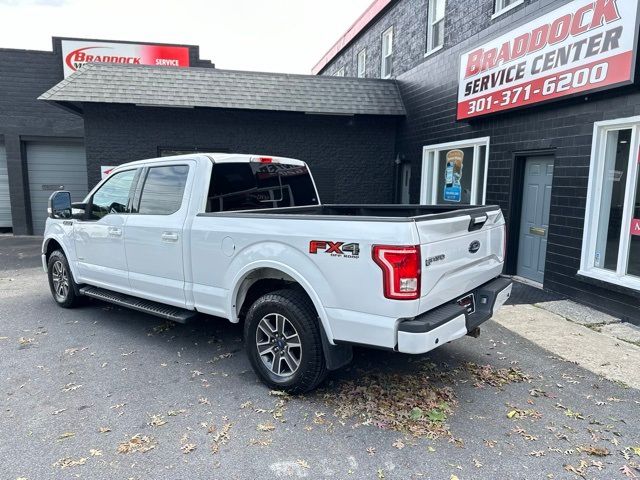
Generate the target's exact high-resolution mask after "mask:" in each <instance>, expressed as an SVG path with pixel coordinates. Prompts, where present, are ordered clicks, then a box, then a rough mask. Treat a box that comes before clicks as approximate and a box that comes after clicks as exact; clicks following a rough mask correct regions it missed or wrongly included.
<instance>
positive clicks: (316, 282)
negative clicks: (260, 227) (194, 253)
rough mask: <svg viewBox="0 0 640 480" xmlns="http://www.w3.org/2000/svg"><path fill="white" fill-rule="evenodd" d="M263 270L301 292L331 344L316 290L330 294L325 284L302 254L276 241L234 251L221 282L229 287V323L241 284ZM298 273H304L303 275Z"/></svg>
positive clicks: (234, 310) (236, 317) (329, 331)
mask: <svg viewBox="0 0 640 480" xmlns="http://www.w3.org/2000/svg"><path fill="white" fill-rule="evenodd" d="M256 257H258V258H256ZM259 257H262V258H259ZM281 258H287V259H288V262H287V264H285V263H283V262H282V261H280V259H281ZM263 268H268V269H272V270H275V271H278V272H282V273H283V274H284V275H286V276H288V277H290V278H291V279H293V280H294V281H295V282H297V283H298V284H299V285H300V286H301V287H302V288H303V289H304V291H305V292H306V293H307V295H308V296H309V298H310V299H311V301H312V302H313V305H314V307H315V308H316V311H317V312H318V317H319V318H320V322H321V324H322V327H323V329H324V331H325V334H326V335H327V338H328V340H329V342H330V343H331V344H333V333H332V331H331V327H330V324H329V319H328V317H327V313H326V310H325V309H324V306H323V301H322V300H321V296H320V293H319V290H320V291H324V292H328V294H330V292H331V289H330V288H329V283H328V282H327V280H326V278H325V277H324V275H323V274H322V272H321V271H320V269H319V268H318V267H317V266H316V265H315V264H314V263H313V262H312V261H311V260H310V259H309V258H307V256H306V255H303V254H302V253H301V252H300V251H298V250H297V249H295V248H292V247H290V246H288V245H285V244H282V243H278V242H265V243H260V244H254V245H251V246H249V247H247V248H245V249H243V250H241V251H239V252H237V254H236V255H235V256H234V259H233V261H232V263H231V265H229V269H228V270H227V272H228V277H227V278H226V279H225V284H227V285H231V286H232V287H231V288H230V290H229V297H228V298H227V308H226V310H227V312H229V316H228V318H229V319H230V320H231V321H232V322H237V321H238V315H237V310H236V302H237V300H238V294H239V292H240V288H241V286H242V283H243V281H244V280H245V279H246V278H247V277H248V276H249V275H250V274H251V273H252V272H254V271H256V270H258V269H263ZM301 271H304V274H303V273H301ZM325 300H326V299H325Z"/></svg>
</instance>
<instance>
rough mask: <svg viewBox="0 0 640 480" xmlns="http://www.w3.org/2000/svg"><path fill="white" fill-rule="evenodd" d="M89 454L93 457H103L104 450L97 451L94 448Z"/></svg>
mask: <svg viewBox="0 0 640 480" xmlns="http://www.w3.org/2000/svg"><path fill="white" fill-rule="evenodd" d="M89 453H90V454H91V456H92V457H101V456H102V450H97V449H95V448H92V449H91V450H89Z"/></svg>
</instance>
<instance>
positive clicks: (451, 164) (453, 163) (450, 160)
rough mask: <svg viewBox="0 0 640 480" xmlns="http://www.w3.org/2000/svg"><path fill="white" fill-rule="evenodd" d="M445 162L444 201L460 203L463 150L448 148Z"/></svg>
mask: <svg viewBox="0 0 640 480" xmlns="http://www.w3.org/2000/svg"><path fill="white" fill-rule="evenodd" d="M446 159H447V163H446V166H445V170H444V197H443V199H444V201H446V202H456V203H460V202H461V201H462V168H463V167H464V152H463V151H462V150H450V151H449V152H447V156H446Z"/></svg>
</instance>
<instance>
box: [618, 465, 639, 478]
mask: <svg viewBox="0 0 640 480" xmlns="http://www.w3.org/2000/svg"><path fill="white" fill-rule="evenodd" d="M620 472H621V473H622V474H623V475H624V476H626V477H627V478H638V476H637V475H636V474H635V473H634V471H633V470H632V469H631V467H630V466H629V465H623V466H622V467H620Z"/></svg>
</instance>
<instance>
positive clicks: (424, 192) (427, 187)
mask: <svg viewBox="0 0 640 480" xmlns="http://www.w3.org/2000/svg"><path fill="white" fill-rule="evenodd" d="M490 144H491V137H479V138H472V139H468V140H459V141H455V142H447V143H439V144H436V145H427V146H425V147H423V149H422V168H421V179H420V183H421V184H420V204H421V205H443V204H441V203H438V179H439V176H440V165H439V163H438V162H437V154H438V153H439V152H441V151H443V150H452V149H463V148H471V147H473V160H474V161H473V167H472V170H471V203H470V205H472V206H474V205H475V206H478V205H485V204H486V201H487V176H488V172H489V148H490ZM482 147H485V148H486V151H485V158H484V171H483V172H482V173H483V174H484V177H483V178H484V182H483V187H482V198H481V199H480V201H478V198H477V197H478V187H479V180H478V173H479V166H478V163H479V162H478V161H476V159H479V152H480V148H482ZM444 205H448V204H444Z"/></svg>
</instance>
